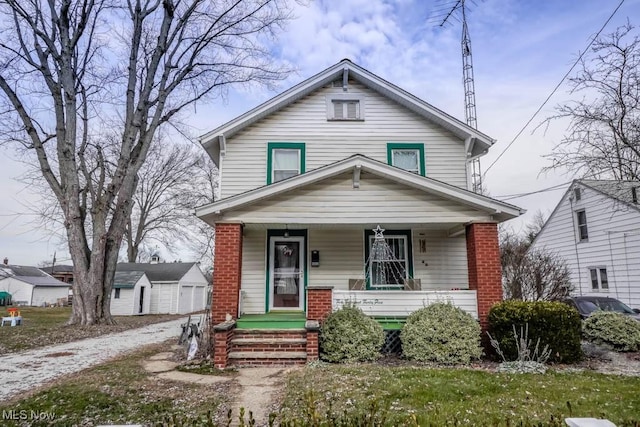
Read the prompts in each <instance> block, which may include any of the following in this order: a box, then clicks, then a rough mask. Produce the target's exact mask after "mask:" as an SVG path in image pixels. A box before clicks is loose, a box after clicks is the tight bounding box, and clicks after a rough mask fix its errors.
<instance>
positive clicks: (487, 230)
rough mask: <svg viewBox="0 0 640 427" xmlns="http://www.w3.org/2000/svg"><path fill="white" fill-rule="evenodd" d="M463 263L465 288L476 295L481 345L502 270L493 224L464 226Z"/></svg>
mask: <svg viewBox="0 0 640 427" xmlns="http://www.w3.org/2000/svg"><path fill="white" fill-rule="evenodd" d="M466 231H467V264H468V266H469V289H473V290H475V291H477V293H478V318H479V319H480V326H481V328H482V342H483V343H488V339H487V337H486V333H485V332H486V330H487V326H488V323H487V315H488V314H489V309H490V308H491V306H492V305H493V304H495V303H497V302H500V301H502V267H501V265H500V248H499V246H498V225H497V224H496V223H473V224H470V225H468V226H467V230H466Z"/></svg>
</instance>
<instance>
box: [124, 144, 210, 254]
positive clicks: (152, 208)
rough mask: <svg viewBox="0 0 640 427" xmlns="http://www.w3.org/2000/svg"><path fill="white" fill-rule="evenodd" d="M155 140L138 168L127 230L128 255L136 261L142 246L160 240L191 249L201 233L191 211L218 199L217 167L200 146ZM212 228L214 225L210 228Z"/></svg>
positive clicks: (173, 248)
mask: <svg viewBox="0 0 640 427" xmlns="http://www.w3.org/2000/svg"><path fill="white" fill-rule="evenodd" d="M164 146H165V145H164V144H162V145H161V144H154V145H153V146H152V148H151V151H150V152H149V155H148V156H147V161H146V162H145V164H144V165H143V166H142V168H141V169H140V172H139V173H138V187H137V189H136V192H135V193H134V195H133V204H134V206H133V210H132V214H131V216H130V218H129V221H128V223H127V228H126V231H125V244H126V250H127V260H128V261H129V262H136V261H139V260H138V254H139V251H140V248H141V246H142V245H144V246H146V247H147V251H146V252H149V250H151V249H150V248H151V247H152V246H153V245H154V244H160V245H162V246H163V247H165V248H167V249H168V250H169V251H170V252H172V253H176V251H177V250H179V249H182V248H183V247H184V248H193V246H194V243H193V242H194V241H195V242H199V241H200V240H201V236H199V235H198V233H199V231H200V223H201V222H202V221H200V220H198V218H196V217H195V216H194V215H193V214H192V211H193V208H194V207H195V206H197V205H202V204H205V203H211V202H213V201H214V199H215V188H216V186H217V169H216V168H215V165H214V164H213V162H212V161H211V159H210V158H209V157H208V156H207V155H206V153H205V152H204V151H203V150H202V149H197V150H196V149H194V148H193V147H191V146H189V145H184V144H180V145H175V146H173V147H169V148H164ZM208 228H211V227H208Z"/></svg>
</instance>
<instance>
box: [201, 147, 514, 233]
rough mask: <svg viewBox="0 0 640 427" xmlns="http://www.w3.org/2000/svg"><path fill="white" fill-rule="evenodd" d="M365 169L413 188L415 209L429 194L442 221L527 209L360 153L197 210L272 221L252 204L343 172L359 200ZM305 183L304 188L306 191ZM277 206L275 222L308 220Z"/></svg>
mask: <svg viewBox="0 0 640 427" xmlns="http://www.w3.org/2000/svg"><path fill="white" fill-rule="evenodd" d="M363 173H364V174H367V175H368V176H372V177H378V178H379V181H380V182H383V183H388V184H389V185H395V186H396V188H403V189H407V190H411V195H409V196H407V198H406V199H407V200H405V201H404V203H405V204H409V205H411V209H413V210H414V211H416V212H417V213H420V204H421V203H422V204H424V203H426V202H425V200H430V201H431V206H430V207H431V209H432V210H433V212H432V214H435V215H436V216H437V214H438V209H441V211H442V213H443V214H448V220H447V221H444V222H448V223H455V222H461V223H464V222H470V221H474V220H487V219H489V220H493V221H497V222H502V221H506V220H508V219H511V218H515V217H517V216H518V215H521V214H522V213H524V210H522V209H521V208H519V207H517V206H514V205H511V204H508V203H504V202H501V201H499V200H495V199H492V198H490V197H486V196H483V195H480V194H476V193H473V192H471V191H467V190H464V189H462V188H459V187H456V186H453V185H450V184H447V183H444V182H442V181H438V180H435V179H433V178H428V177H423V176H420V175H417V174H414V173H411V172H407V171H405V170H403V169H400V168H397V167H394V166H390V165H387V164H385V163H382V162H379V161H377V160H373V159H371V158H369V157H366V156H364V155H360V154H357V155H353V156H351V157H347V158H346V159H343V160H340V161H338V162H335V163H332V164H330V165H327V166H323V167H321V168H318V169H314V170H312V171H310V172H307V173H304V174H301V175H297V176H294V177H292V178H289V179H285V180H283V181H279V182H276V183H274V184H270V185H266V186H262V187H259V188H256V189H254V190H251V191H247V192H245V193H241V194H237V195H235V196H231V197H228V198H225V199H222V200H220V201H218V202H214V203H211V204H208V205H205V206H201V207H198V208H196V210H195V213H196V215H197V216H198V217H200V218H201V219H203V220H204V221H206V222H207V223H209V224H213V223H215V222H216V221H234V215H233V214H234V213H236V214H238V215H236V216H237V218H235V221H242V222H245V223H261V222H269V221H267V220H266V218H258V217H259V215H247V212H251V211H252V209H253V210H255V211H257V210H259V209H260V210H262V211H264V210H265V209H267V208H265V207H264V206H260V203H262V204H263V205H264V204H265V203H269V202H273V203H278V202H279V201H281V200H282V199H283V198H285V199H286V198H287V197H289V196H290V197H296V196H308V194H309V193H305V192H306V191H307V190H308V189H312V190H313V189H314V187H313V185H314V184H322V183H325V182H326V183H330V181H331V180H332V179H333V178H336V177H338V176H340V175H344V176H345V177H347V176H348V177H350V178H348V179H349V183H348V186H346V185H345V186H343V187H341V190H342V192H341V193H340V194H342V195H343V196H344V195H345V191H346V198H345V200H346V202H347V203H349V202H351V201H353V200H355V198H356V197H361V198H362V197H366V194H367V193H366V192H365V190H364V189H361V188H360V177H361V175H362V174H363ZM303 189H304V190H305V192H302V190H303ZM350 190H352V191H350ZM317 198H318V199H319V200H320V204H321V206H322V207H323V208H324V207H325V206H326V205H331V204H338V203H339V202H338V201H337V200H336V198H335V195H330V194H327V193H326V192H325V193H323V194H318V195H317ZM382 199H383V200H381V202H383V201H384V197H382ZM442 201H444V202H446V204H445V203H442ZM343 203H344V201H343ZM353 203H354V204H355V203H357V202H356V201H353ZM425 206H426V205H425ZM457 207H459V208H457ZM283 208H284V209H283ZM309 209H312V208H309V207H307V210H309ZM276 210H280V213H279V214H278V215H272V217H273V218H271V219H272V220H273V219H274V218H277V219H278V221H277V222H283V223H289V224H292V223H304V222H305V220H307V221H308V220H309V218H308V216H307V217H305V215H304V214H302V215H297V216H295V218H287V213H291V214H293V212H291V210H290V209H286V206H279V207H278V209H276ZM455 210H459V211H460V212H455ZM344 217H345V218H344V219H345V220H344V222H340V223H345V224H348V223H359V221H360V220H365V218H361V217H360V215H359V214H358V215H357V216H356V217H354V218H352V221H349V219H348V218H347V217H348V215H346V213H345V215H344ZM279 219H282V221H279ZM438 219H440V218H438ZM353 221H355V222H353ZM310 222H311V223H319V224H322V223H335V218H331V216H330V215H329V216H327V217H326V219H325V218H324V217H319V218H318V217H316V218H315V219H314V220H312V221H310ZM365 222H366V221H365ZM400 222H405V223H412V222H413V223H421V222H424V219H423V220H420V219H419V218H418V217H416V218H412V217H411V214H408V215H405V218H404V219H403V220H402V221H400ZM433 222H437V221H433Z"/></svg>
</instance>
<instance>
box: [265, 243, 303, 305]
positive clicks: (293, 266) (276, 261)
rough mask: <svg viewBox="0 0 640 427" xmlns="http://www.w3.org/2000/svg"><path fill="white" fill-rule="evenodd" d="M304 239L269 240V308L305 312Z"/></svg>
mask: <svg viewBox="0 0 640 427" xmlns="http://www.w3.org/2000/svg"><path fill="white" fill-rule="evenodd" d="M304 248H305V245H304V237H302V236H292V237H283V236H271V238H270V239H269V290H268V292H269V309H270V310H304V305H303V303H304Z"/></svg>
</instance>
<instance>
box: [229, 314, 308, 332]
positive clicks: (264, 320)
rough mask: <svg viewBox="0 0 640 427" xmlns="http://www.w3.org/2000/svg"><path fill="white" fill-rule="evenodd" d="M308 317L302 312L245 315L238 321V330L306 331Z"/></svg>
mask: <svg viewBox="0 0 640 427" xmlns="http://www.w3.org/2000/svg"><path fill="white" fill-rule="evenodd" d="M306 321H307V318H306V315H305V313H304V312H302V311H287V312H275V313H274V312H271V313H266V314H243V315H242V316H240V318H239V319H238V320H237V321H236V327H237V328H238V329H304V325H305V322H306Z"/></svg>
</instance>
